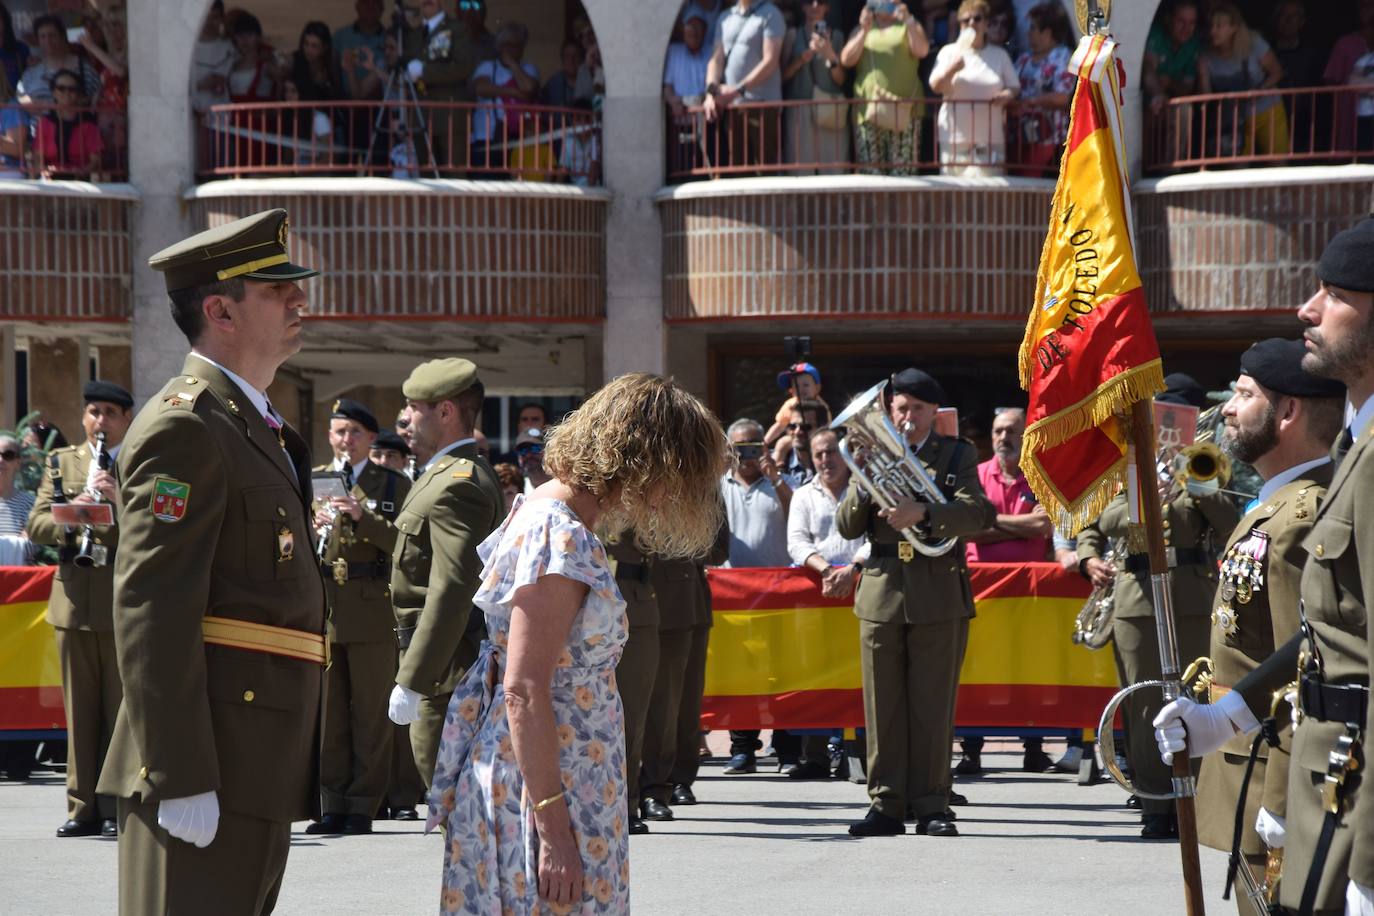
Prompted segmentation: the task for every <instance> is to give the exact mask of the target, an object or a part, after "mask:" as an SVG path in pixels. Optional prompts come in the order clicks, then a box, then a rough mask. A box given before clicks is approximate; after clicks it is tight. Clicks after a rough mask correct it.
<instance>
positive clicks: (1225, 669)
mask: <svg viewBox="0 0 1374 916" xmlns="http://www.w3.org/2000/svg"><path fill="white" fill-rule="evenodd" d="M1330 482H1331V465H1330V464H1325V465H1322V466H1320V467H1316V468H1313V469H1312V470H1310V471H1308V472H1307V473H1306V474H1305V475H1304V476H1303V477H1300V478H1298V479H1296V480H1291V481H1289V482H1288V483H1286V484H1284V485H1283V486H1282V487H1280V488H1279V489H1278V490H1277V491H1275V492H1274V494H1273V495H1272V496H1271V497H1270V498H1269V499H1268V500H1267V501H1266V502H1264V503H1263V504H1262V505H1258V506H1256V507H1255V508H1254V509H1252V510H1250V512H1249V513H1247V514H1246V515H1245V517H1244V518H1242V519H1241V520H1240V523H1239V524H1237V525H1236V528H1235V530H1234V531H1233V532H1232V533H1231V537H1230V540H1229V541H1228V542H1227V544H1226V550H1225V551H1223V553H1222V567H1223V572H1222V574H1221V577H1220V583H1219V586H1218V588H1217V593H1216V595H1215V597H1214V598H1213V600H1212V635H1211V646H1210V648H1209V650H1208V653H1207V654H1208V657H1209V658H1211V659H1212V672H1213V682H1214V683H1215V684H1216V685H1217V686H1218V687H1221V688H1228V689H1229V688H1230V687H1232V686H1234V685H1235V684H1236V682H1238V681H1239V680H1240V679H1241V678H1242V677H1244V676H1245V675H1247V674H1249V673H1250V672H1251V671H1253V670H1254V669H1255V667H1256V666H1257V665H1258V664H1259V663H1260V662H1262V661H1264V660H1265V659H1266V658H1268V657H1269V656H1270V655H1271V654H1273V652H1274V649H1275V648H1277V647H1278V646H1281V645H1283V644H1284V643H1286V642H1288V640H1289V639H1291V638H1292V637H1293V634H1294V633H1296V632H1297V631H1298V627H1299V624H1300V622H1301V618H1300V615H1299V614H1298V583H1299V581H1300V580H1301V578H1302V568H1303V564H1304V563H1305V562H1306V560H1307V553H1306V551H1304V550H1303V549H1302V542H1303V539H1304V538H1305V537H1306V536H1307V533H1308V532H1309V531H1310V530H1311V529H1312V523H1313V521H1314V519H1315V517H1316V514H1317V505H1318V503H1319V502H1320V501H1321V498H1322V495H1323V494H1324V493H1325V492H1326V486H1327V484H1329V483H1330ZM1261 539H1262V540H1261ZM1257 543H1263V544H1264V545H1265V548H1264V555H1263V561H1262V563H1263V565H1262V576H1263V578H1262V584H1261V585H1260V586H1259V587H1256V588H1253V589H1252V590H1251V592H1250V593H1249V600H1248V601H1241V600H1239V597H1238V596H1239V595H1240V594H1243V593H1240V592H1237V593H1235V594H1233V596H1232V598H1231V599H1230V600H1227V599H1226V597H1225V596H1226V594H1228V593H1230V591H1231V589H1234V588H1235V585H1234V582H1235V579H1236V576H1238V575H1245V574H1246V572H1247V570H1246V569H1244V568H1243V567H1242V568H1240V569H1236V570H1234V571H1231V572H1229V573H1228V570H1231V569H1233V568H1234V567H1238V566H1241V564H1243V562H1244V560H1243V558H1244V557H1245V556H1253V551H1254V550H1255V546H1254V545H1255V544H1257ZM1228 576H1229V578H1230V579H1231V580H1232V583H1233V584H1232V585H1230V586H1228V585H1227V579H1228ZM1185 661H1186V659H1185ZM1215 695H1217V696H1219V695H1220V694H1219V693H1215ZM1266 712H1267V710H1266ZM1281 717H1282V721H1283V723H1285V724H1286V722H1287V716H1286V715H1285V714H1282V713H1281ZM1281 738H1282V746H1281V747H1280V748H1277V749H1274V748H1271V747H1270V746H1269V743H1268V742H1266V741H1261V742H1260V744H1259V756H1260V760H1259V762H1258V763H1256V766H1255V773H1254V774H1253V775H1252V776H1251V781H1250V788H1249V791H1248V792H1247V793H1246V800H1245V807H1246V811H1245V817H1244V823H1245V832H1244V833H1243V834H1242V839H1241V848H1242V850H1243V851H1244V852H1245V853H1246V854H1248V855H1255V854H1259V853H1261V852H1263V851H1264V850H1263V847H1262V846H1261V844H1260V839H1259V836H1258V835H1257V834H1256V833H1255V828H1254V825H1255V816H1256V814H1258V812H1259V809H1260V808H1261V807H1264V808H1265V809H1267V810H1268V811H1270V812H1271V813H1273V814H1275V815H1277V816H1279V817H1284V816H1285V814H1286V812H1287V809H1288V804H1287V799H1288V758H1289V753H1290V752H1291V750H1292V734H1291V730H1290V729H1289V728H1287V727H1285V728H1284V729H1283V730H1282V733H1281ZM1253 742H1254V736H1253V735H1236V736H1235V737H1234V738H1232V739H1231V740H1230V741H1227V742H1226V744H1224V745H1222V747H1221V749H1220V750H1218V751H1216V752H1215V753H1213V754H1210V755H1208V756H1207V758H1206V759H1205V760H1204V762H1203V764H1202V772H1201V775H1200V776H1199V782H1198V793H1197V806H1198V831H1199V834H1200V839H1201V840H1202V842H1203V843H1205V844H1206V845H1208V846H1211V847H1213V848H1215V849H1224V850H1228V851H1229V850H1230V848H1231V840H1232V831H1233V829H1234V819H1235V814H1236V804H1237V803H1238V802H1239V800H1240V788H1241V784H1242V781H1243V777H1244V774H1245V765H1246V762H1247V761H1248V760H1249V758H1250V748H1251V746H1252V744H1253Z"/></svg>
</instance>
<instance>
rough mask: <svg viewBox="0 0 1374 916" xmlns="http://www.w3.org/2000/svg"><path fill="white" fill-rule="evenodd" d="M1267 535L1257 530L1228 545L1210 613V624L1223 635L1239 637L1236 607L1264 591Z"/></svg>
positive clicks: (1267, 548)
mask: <svg viewBox="0 0 1374 916" xmlns="http://www.w3.org/2000/svg"><path fill="white" fill-rule="evenodd" d="M1268 553H1269V535H1268V534H1267V533H1265V532H1264V531H1261V530H1259V529H1258V528H1256V529H1254V530H1252V531H1251V532H1250V533H1249V534H1248V535H1246V536H1245V537H1243V538H1241V539H1240V540H1238V541H1236V542H1235V543H1234V544H1232V545H1231V546H1230V547H1229V548H1228V549H1227V551H1226V555H1225V556H1224V557H1222V559H1221V590H1220V598H1221V600H1220V602H1219V603H1218V604H1217V606H1216V608H1215V609H1214V610H1213V611H1212V623H1213V625H1214V626H1216V628H1217V629H1218V630H1220V631H1221V632H1222V634H1223V635H1225V636H1227V637H1229V638H1232V639H1234V638H1235V637H1236V636H1238V635H1239V634H1240V615H1239V614H1238V613H1237V612H1236V610H1235V605H1236V604H1242V605H1245V604H1249V603H1250V602H1251V601H1253V600H1255V596H1256V595H1258V594H1259V593H1260V591H1261V590H1262V589H1263V588H1264V564H1265V558H1266V557H1267V556H1268Z"/></svg>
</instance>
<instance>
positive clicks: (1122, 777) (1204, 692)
mask: <svg viewBox="0 0 1374 916" xmlns="http://www.w3.org/2000/svg"><path fill="white" fill-rule="evenodd" d="M1180 682H1181V684H1182V685H1183V690H1184V691H1185V692H1187V693H1191V694H1192V695H1193V697H1194V698H1195V699H1196V700H1197V701H1198V702H1199V703H1205V702H1207V697H1208V695H1209V693H1210V691H1211V685H1212V660H1211V659H1210V658H1208V657H1206V656H1203V657H1201V658H1198V659H1196V660H1194V661H1193V663H1192V664H1190V665H1189V666H1188V667H1187V669H1185V670H1184V672H1183V677H1182V678H1181V679H1180ZM1165 686H1166V683H1165V682H1164V681H1160V680H1154V681H1141V682H1140V683H1138V684H1131V685H1130V686H1129V687H1124V688H1122V689H1121V690H1119V691H1117V693H1116V695H1115V696H1113V697H1112V698H1111V700H1110V701H1109V702H1108V703H1107V708H1106V709H1104V710H1102V719H1101V721H1099V722H1098V723H1097V753H1098V757H1099V758H1101V760H1100V762H1101V764H1102V769H1103V770H1104V771H1106V773H1107V775H1109V776H1111V777H1112V779H1113V780H1114V781H1115V782H1116V784H1117V785H1119V786H1121V788H1123V789H1125V790H1126V791H1127V792H1130V793H1131V794H1132V795H1136V796H1139V797H1140V798H1149V799H1154V800H1156V801H1168V800H1170V799H1174V798H1179V797H1180V796H1178V795H1177V794H1175V793H1173V792H1169V793H1164V794H1159V793H1155V792H1147V791H1145V790H1144V789H1142V788H1140V787H1139V786H1136V785H1134V784H1133V783H1132V782H1131V781H1130V780H1129V779H1127V778H1126V774H1124V773H1122V772H1121V767H1120V766H1118V765H1117V762H1116V732H1115V730H1114V729H1113V724H1114V722H1115V721H1116V711H1117V709H1118V708H1119V707H1120V706H1121V704H1122V703H1123V702H1125V700H1126V698H1127V697H1128V696H1130V695H1131V694H1133V693H1135V692H1136V691H1137V690H1149V689H1154V688H1159V689H1161V690H1163V689H1164V688H1165ZM1166 696H1167V694H1166Z"/></svg>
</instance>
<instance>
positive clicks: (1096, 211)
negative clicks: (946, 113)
mask: <svg viewBox="0 0 1374 916" xmlns="http://www.w3.org/2000/svg"><path fill="white" fill-rule="evenodd" d="M1116 47H1117V45H1116V42H1114V41H1112V40H1111V39H1110V38H1108V37H1106V36H1105V35H1092V36H1088V37H1085V38H1084V39H1083V40H1082V41H1081V42H1080V43H1079V45H1078V50H1077V52H1076V53H1075V54H1074V57H1073V60H1072V61H1071V63H1070V65H1069V66H1070V69H1071V70H1074V71H1075V72H1076V73H1077V76H1078V85H1077V88H1076V89H1075V90H1074V94H1073V106H1072V108H1071V109H1070V115H1069V136H1068V140H1067V142H1066V144H1065V147H1064V157H1063V161H1062V163H1061V165H1060V168H1059V181H1058V184H1056V185H1055V189H1054V198H1053V201H1052V207H1051V212H1050V227H1049V232H1048V234H1047V235H1046V236H1045V246H1044V249H1043V250H1042V252H1041V255H1040V270H1039V274H1038V276H1037V280H1036V290H1035V306H1034V308H1033V309H1032V311H1031V316H1030V320H1029V321H1028V322H1027V323H1026V336H1025V339H1024V340H1023V341H1022V342H1021V354H1020V368H1021V387H1022V388H1025V389H1026V390H1027V391H1028V392H1030V406H1029V408H1028V410H1027V416H1026V435H1025V440H1024V443H1023V446H1022V455H1023V460H1022V462H1021V468H1022V471H1023V472H1024V473H1025V475H1026V480H1027V482H1028V483H1029V484H1030V486H1031V489H1032V490H1034V491H1035V494H1036V496H1038V497H1039V499H1040V502H1041V504H1042V505H1044V506H1045V509H1046V511H1048V512H1049V513H1050V517H1051V518H1053V519H1054V520H1055V523H1056V525H1057V527H1058V528H1059V529H1060V530H1061V531H1062V532H1064V533H1065V534H1069V535H1072V534H1074V533H1076V532H1077V531H1078V530H1079V529H1081V528H1082V527H1083V526H1084V525H1086V524H1087V523H1088V522H1090V521H1091V520H1092V519H1094V518H1096V517H1097V515H1098V514H1099V513H1100V512H1101V511H1102V509H1103V507H1105V506H1106V504H1107V502H1108V500H1110V499H1111V498H1112V496H1113V495H1114V494H1115V493H1116V490H1117V488H1118V486H1119V485H1120V483H1121V480H1122V475H1123V472H1124V471H1125V468H1126V453H1127V442H1128V440H1129V436H1128V434H1127V431H1126V430H1125V429H1122V428H1120V427H1119V424H1118V421H1117V415H1118V414H1125V413H1128V412H1129V410H1130V406H1131V404H1133V403H1135V402H1136V401H1139V400H1142V399H1144V398H1149V397H1151V396H1152V395H1154V393H1155V392H1158V391H1161V390H1163V388H1164V376H1163V370H1162V368H1161V367H1160V361H1159V346H1158V344H1157V343H1156V342H1155V335H1154V329H1153V328H1152V327H1151V325H1150V317H1149V314H1148V313H1147V311H1146V308H1145V292H1144V290H1143V289H1142V288H1141V285H1140V275H1139V273H1138V271H1137V269H1136V261H1135V253H1134V248H1135V244H1134V229H1133V226H1132V216H1131V199H1130V193H1129V181H1128V178H1127V175H1126V169H1125V149H1124V146H1123V143H1122V132H1121V98H1122V77H1121V73H1120V71H1119V64H1118V63H1117V61H1116V54H1115V52H1116Z"/></svg>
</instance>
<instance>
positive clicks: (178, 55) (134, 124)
mask: <svg viewBox="0 0 1374 916" xmlns="http://www.w3.org/2000/svg"><path fill="white" fill-rule="evenodd" d="M207 6H208V4H207V3H206V0H197V2H192V3H185V2H182V0H129V7H128V16H129V22H131V23H156V24H157V27H156V28H131V29H129V70H130V72H129V87H130V91H129V173H130V175H129V177H130V181H131V182H132V183H133V184H134V186H135V187H137V188H138V189H139V192H140V193H141V195H142V200H141V202H140V203H139V205H138V206H137V207H135V208H134V212H133V218H132V221H131V235H132V246H131V247H132V250H133V356H132V362H133V371H132V376H133V385H134V397H135V398H136V399H137V400H138V401H139V402H140V404H141V403H142V401H143V400H145V399H147V398H149V397H151V396H152V395H154V394H156V393H157V391H158V390H159V389H161V388H162V386H163V384H164V383H165V382H166V381H167V379H168V378H169V377H170V376H171V375H172V374H173V373H175V372H177V371H178V370H179V369H180V368H181V361H182V358H183V357H184V356H185V354H186V351H187V350H188V349H189V348H188V346H187V343H186V338H185V337H184V336H183V335H182V333H181V331H180V330H178V329H177V326H176V324H175V323H173V321H172V316H171V312H170V311H169V309H168V303H167V287H166V285H165V284H164V283H163V279H162V275H161V274H159V273H157V272H156V271H153V270H151V269H149V267H148V257H149V255H151V254H153V253H154V252H156V251H158V250H159V249H161V248H163V247H165V246H167V245H169V244H171V243H172V242H175V241H176V240H178V239H180V238H183V237H185V236H187V235H189V234H190V233H191V232H193V231H194V228H195V227H192V226H190V225H189V223H188V220H187V218H186V215H185V214H186V210H185V208H184V207H183V206H182V200H181V196H182V192H183V191H184V190H185V189H186V188H187V187H188V186H189V185H190V184H191V182H192V181H193V180H194V177H195V175H194V171H195V147H194V143H193V138H194V134H193V128H192V121H191V96H190V88H189V86H190V70H191V49H192V48H193V47H194V46H195V42H196V36H197V35H198V34H199V32H200V25H201V22H202V21H203V19H204V16H205V10H206V8H207Z"/></svg>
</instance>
